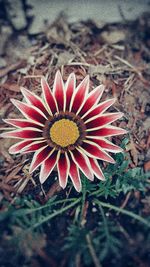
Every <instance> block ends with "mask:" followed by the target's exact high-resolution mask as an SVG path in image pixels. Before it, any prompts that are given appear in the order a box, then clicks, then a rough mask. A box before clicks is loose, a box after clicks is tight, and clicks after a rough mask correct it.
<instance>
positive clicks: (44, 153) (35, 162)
mask: <svg viewBox="0 0 150 267" xmlns="http://www.w3.org/2000/svg"><path fill="white" fill-rule="evenodd" d="M53 150H54V149H52V148H50V147H49V146H48V145H47V146H45V147H42V148H41V149H39V150H38V151H36V152H35V154H34V156H33V159H32V162H31V165H30V168H29V173H32V172H33V171H34V170H35V169H37V167H38V166H40V165H41V164H42V163H43V162H44V161H45V160H46V159H47V158H48V157H50V155H51V154H52V152H53Z"/></svg>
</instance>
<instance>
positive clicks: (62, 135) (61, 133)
mask: <svg viewBox="0 0 150 267" xmlns="http://www.w3.org/2000/svg"><path fill="white" fill-rule="evenodd" d="M79 135H80V134H79V129H78V126H77V124H76V123H75V122H73V121H71V120H68V119H61V120H59V121H56V122H54V124H53V125H52V127H51V128H50V138H51V140H52V141H53V142H54V143H55V144H57V145H59V146H61V147H67V146H69V145H73V144H75V142H76V141H77V139H78V138H79Z"/></svg>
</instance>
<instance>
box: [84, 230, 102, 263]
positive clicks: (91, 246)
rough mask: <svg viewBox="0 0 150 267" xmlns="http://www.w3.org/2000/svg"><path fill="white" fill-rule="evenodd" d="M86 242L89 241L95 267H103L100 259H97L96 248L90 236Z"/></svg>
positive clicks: (87, 236)
mask: <svg viewBox="0 0 150 267" xmlns="http://www.w3.org/2000/svg"><path fill="white" fill-rule="evenodd" d="M86 241H87V245H88V249H89V251H90V254H91V257H92V259H93V262H94V265H95V267H102V265H101V263H100V262H99V259H98V258H97V255H96V253H95V250H94V247H93V245H92V241H91V238H90V235H89V234H87V235H86Z"/></svg>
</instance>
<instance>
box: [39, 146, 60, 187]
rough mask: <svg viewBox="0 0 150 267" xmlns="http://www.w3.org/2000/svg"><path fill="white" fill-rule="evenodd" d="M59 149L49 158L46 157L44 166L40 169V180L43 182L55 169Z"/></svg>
mask: <svg viewBox="0 0 150 267" xmlns="http://www.w3.org/2000/svg"><path fill="white" fill-rule="evenodd" d="M58 154H59V153H58V151H54V152H53V153H52V154H51V155H50V157H49V158H48V159H46V160H45V161H44V162H43V164H42V166H41V171H40V182H41V184H43V183H44V182H45V181H46V179H47V177H48V176H49V175H50V174H51V172H52V171H53V169H54V167H55V165H56V163H57V161H58Z"/></svg>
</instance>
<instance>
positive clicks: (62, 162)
mask: <svg viewBox="0 0 150 267" xmlns="http://www.w3.org/2000/svg"><path fill="white" fill-rule="evenodd" d="M57 169H58V179H59V184H60V186H61V187H62V188H63V189H64V188H65V187H66V185H67V181H68V175H69V169H70V161H69V158H68V156H67V153H66V152H65V153H61V154H60V157H59V159H58V163H57Z"/></svg>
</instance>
